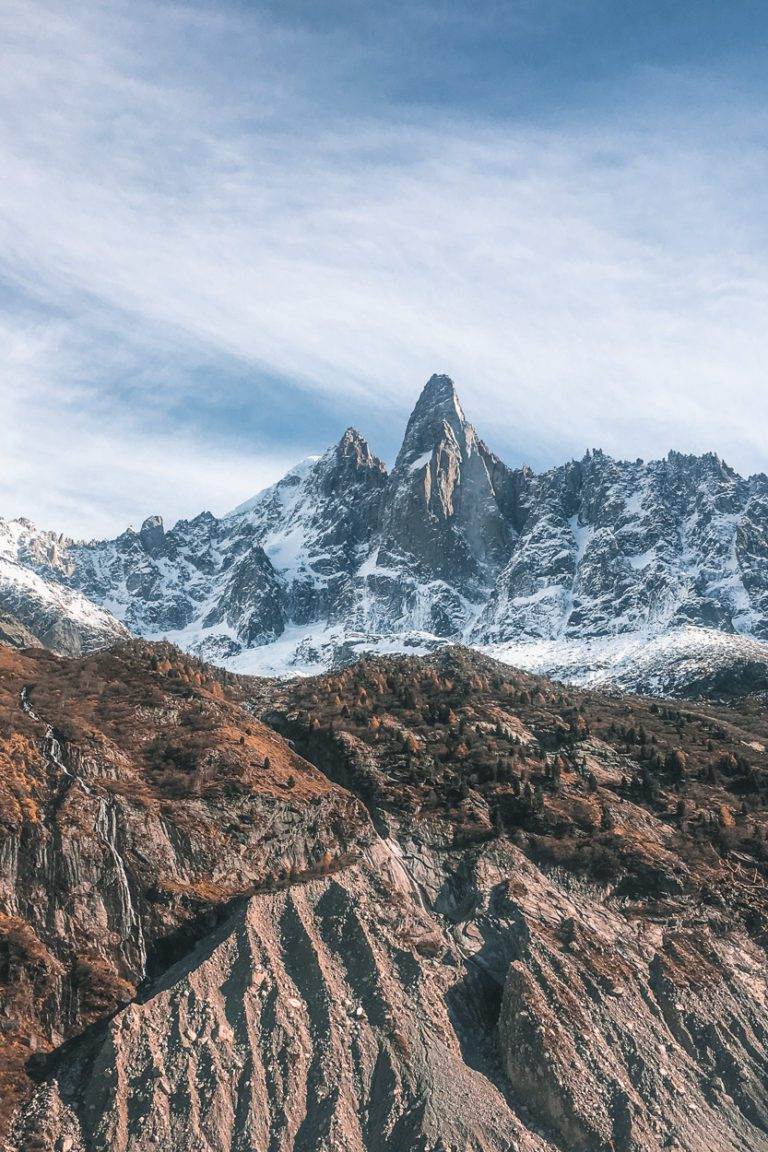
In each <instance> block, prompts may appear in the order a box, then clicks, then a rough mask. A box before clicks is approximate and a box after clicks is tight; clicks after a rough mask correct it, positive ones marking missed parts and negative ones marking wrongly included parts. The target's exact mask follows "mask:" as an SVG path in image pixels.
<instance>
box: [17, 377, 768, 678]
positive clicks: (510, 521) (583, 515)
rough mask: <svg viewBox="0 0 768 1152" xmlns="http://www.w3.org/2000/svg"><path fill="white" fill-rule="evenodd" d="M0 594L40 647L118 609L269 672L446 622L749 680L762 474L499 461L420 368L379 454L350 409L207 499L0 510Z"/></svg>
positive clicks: (530, 644)
mask: <svg viewBox="0 0 768 1152" xmlns="http://www.w3.org/2000/svg"><path fill="white" fill-rule="evenodd" d="M25 573H26V576H23V574H25ZM23 580H26V586H25V587H24V588H23V589H20V583H19V582H20V581H22V582H23ZM32 585H34V588H33V587H32ZM97 605H99V606H101V607H100V608H97V607H96V606H97ZM0 608H3V609H5V610H6V611H10V612H12V613H13V614H14V615H16V616H17V617H18V618H19V619H20V621H21V623H22V624H24V625H25V626H26V627H27V628H29V629H30V630H31V631H32V633H34V634H35V635H36V636H38V637H39V638H40V639H41V640H42V641H43V642H44V643H46V644H47V645H48V646H49V647H52V648H54V650H58V651H62V652H68V653H72V652H75V651H79V650H88V649H90V648H92V647H94V646H95V645H96V644H98V643H105V642H108V641H109V640H112V639H114V638H115V636H116V635H117V633H118V631H119V629H120V627H121V624H118V623H117V619H119V621H121V623H122V625H125V627H127V628H128V629H129V630H130V631H131V632H133V633H137V634H139V635H141V636H145V637H151V638H161V637H167V638H169V639H171V640H173V641H174V642H175V643H177V644H179V645H180V646H181V647H183V648H184V649H186V650H188V651H191V652H194V653H196V654H197V655H200V656H202V657H204V658H206V659H210V660H214V661H216V662H218V663H221V664H223V665H225V666H227V667H229V668H231V669H233V670H236V671H244V672H251V673H258V674H265V675H275V674H279V675H284V674H286V673H287V674H291V673H296V672H299V673H301V672H313V671H314V672H316V671H318V670H320V669H322V668H326V667H329V666H332V665H334V664H338V663H342V662H344V661H347V660H349V659H350V658H353V657H354V656H357V655H360V654H361V653H364V652H377V651H378V652H386V651H395V650H399V651H403V650H405V651H408V650H411V651H419V652H428V651H431V650H434V649H435V648H436V647H438V646H440V645H441V644H444V643H446V642H449V641H457V640H461V641H463V642H465V643H470V644H472V645H473V646H475V647H477V648H479V649H481V650H484V651H486V652H488V653H490V654H493V655H495V656H497V657H498V658H500V659H503V660H505V661H507V662H509V663H510V664H514V665H518V666H523V667H526V668H528V669H529V670H532V671H538V672H542V673H547V674H550V675H556V676H558V677H559V678H562V679H565V680H568V681H570V682H575V683H591V684H595V685H596V684H614V685H615V684H618V685H621V686H623V687H630V688H636V689H642V690H643V691H656V692H662V691H663V692H674V691H678V690H680V691H683V692H686V691H688V688H689V685H690V683H691V682H701V681H704V680H706V679H707V678H710V679H712V680H714V681H716V680H718V679H722V678H723V677H724V676H725V677H729V676H731V674H732V672H733V670H734V669H736V670H738V669H740V668H742V666H743V665H744V663H745V662H748V663H749V664H750V666H751V667H752V669H753V671H754V672H755V673H759V675H760V676H761V677H762V679H763V681H766V680H767V679H768V674H767V672H766V670H767V669H768V479H767V478H766V476H764V475H758V476H753V477H750V478H749V479H744V478H742V477H740V476H738V475H737V474H736V473H735V472H734V471H733V470H732V469H731V468H729V467H728V466H727V465H726V464H725V463H724V462H723V461H722V460H720V459H719V458H718V457H717V456H715V455H711V454H710V455H705V456H701V457H695V456H684V455H681V454H679V453H675V452H671V453H670V454H669V455H668V456H667V457H666V458H664V459H663V460H656V461H651V462H650V463H644V462H643V461H640V460H638V461H633V462H629V461H617V460H613V459H611V458H610V457H608V456H606V455H604V454H603V453H602V452H599V451H593V452H588V453H587V454H586V456H585V457H584V458H583V459H582V460H579V461H571V462H569V463H567V464H564V465H562V466H559V467H556V468H553V469H552V470H551V471H549V472H546V473H543V474H541V475H535V474H534V473H533V472H532V471H531V470H530V469H529V468H527V467H519V468H510V467H508V466H507V465H506V464H504V463H503V461H501V460H500V459H499V458H498V457H497V456H496V455H494V453H493V452H491V450H490V449H489V448H488V447H487V446H486V445H485V444H484V443H483V441H482V440H481V439H480V438H479V437H478V435H477V433H476V432H475V430H474V429H473V427H472V426H471V424H469V423H468V421H467V419H466V417H465V416H464V413H463V411H462V408H461V404H460V403H459V400H458V397H457V395H456V391H455V388H454V386H453V383H452V382H451V380H450V379H449V378H448V377H447V376H433V377H432V378H431V380H429V382H428V383H427V385H426V387H425V388H424V390H423V392H422V394H421V396H420V398H419V400H418V403H417V405H416V407H415V409H414V411H413V414H412V415H411V418H410V420H409V422H408V425H407V428H406V431H405V436H404V439H403V444H402V448H401V449H400V452H399V454H398V456H397V459H396V461H395V464H394V467H393V469H392V471H391V472H390V473H388V472H387V469H386V468H385V466H384V464H383V463H382V462H381V461H380V460H379V459H377V458H376V456H375V455H374V454H373V453H372V452H371V450H370V448H369V447H368V445H367V444H366V442H365V440H364V439H363V438H362V436H361V435H360V434H359V433H358V432H356V431H355V430H354V429H349V430H348V431H347V432H346V433H345V434H344V436H343V437H342V438H341V440H340V441H339V443H338V444H336V445H335V446H334V447H332V448H329V449H328V450H327V451H326V452H325V453H324V454H323V455H322V456H320V457H313V458H311V459H309V460H307V461H305V462H304V463H303V464H301V465H299V466H298V467H297V468H295V469H293V470H292V471H291V472H289V473H288V475H287V476H285V477H284V478H283V479H282V480H281V481H280V482H279V483H278V484H276V485H274V486H273V487H272V488H269V489H267V490H266V491H265V492H262V493H260V494H258V495H257V496H255V497H253V498H252V499H250V500H247V501H246V502H245V503H244V504H242V505H241V506H240V507H239V508H238V509H236V510H235V511H234V512H233V513H232V514H231V515H229V516H226V517H223V518H220V519H218V518H216V517H214V516H213V515H211V513H209V512H203V513H201V514H200V515H199V516H197V517H195V518H194V519H193V520H183V521H180V522H179V523H177V524H176V525H175V526H174V527H173V528H171V529H170V530H168V531H166V530H165V528H164V526H163V522H162V520H161V519H160V517H159V516H156V515H155V516H150V517H149V518H148V519H147V520H145V522H144V523H143V525H142V527H141V529H140V530H139V531H138V532H137V531H134V530H133V529H128V530H127V531H126V532H124V533H123V534H122V535H121V536H119V537H118V538H117V539H115V540H109V541H91V542H89V543H83V542H77V541H72V540H68V539H65V538H63V537H61V536H58V535H56V534H55V533H48V532H38V531H37V530H36V529H34V528H33V527H32V526H31V525H29V524H28V523H27V522H25V521H13V522H0ZM51 611H53V613H54V616H57V617H58V619H59V620H61V621H63V622H64V623H62V624H61V626H60V629H59V631H60V632H62V633H63V634H62V635H59V634H57V631H56V628H55V626H54V624H53V621H52V617H51ZM116 618H117V619H116ZM668 641H669V642H668ZM78 645H79V647H78ZM754 679H755V677H754V676H753V677H752V681H753V682H754Z"/></svg>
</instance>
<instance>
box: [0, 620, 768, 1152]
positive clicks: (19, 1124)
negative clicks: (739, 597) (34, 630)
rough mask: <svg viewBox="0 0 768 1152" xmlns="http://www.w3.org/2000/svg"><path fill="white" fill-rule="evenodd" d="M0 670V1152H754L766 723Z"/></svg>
mask: <svg viewBox="0 0 768 1152" xmlns="http://www.w3.org/2000/svg"><path fill="white" fill-rule="evenodd" d="M2 659H3V664H2V669H1V672H2V679H1V680H0V689H1V694H0V705H1V707H2V722H3V734H2V741H3V742H2V747H3V753H4V756H5V759H6V767H5V770H4V772H3V775H2V777H1V778H0V779H1V780H2V787H3V789H4V791H3V792H2V796H3V806H2V817H3V820H4V822H5V825H6V837H5V840H4V845H7V848H6V849H5V850H4V852H3V860H2V877H1V880H2V888H1V889H0V891H2V899H3V914H4V922H3V936H2V943H1V944H0V948H1V949H2V951H0V956H2V963H1V964H0V978H2V982H3V990H4V993H5V998H4V1001H3V1006H2V1013H3V1015H2V1019H3V1022H4V1027H3V1031H2V1044H3V1069H4V1072H3V1075H4V1085H3V1099H4V1100H11V1101H13V1099H14V1098H15V1100H16V1101H18V1102H19V1104H20V1105H21V1108H20V1111H17V1112H16V1115H15V1117H14V1118H12V1116H11V1113H12V1111H13V1106H12V1104H11V1107H6V1112H5V1120H6V1123H8V1122H11V1123H10V1129H9V1132H10V1134H9V1141H10V1144H9V1147H10V1148H12V1149H13V1150H14V1152H20V1150H21V1149H25V1150H26V1149H33V1148H34V1149H41V1150H44V1152H47V1150H48V1149H50V1150H53V1149H57V1150H59V1149H61V1150H63V1149H67V1152H96V1150H100V1152H101V1150H104V1152H106V1150H107V1149H110V1150H112V1149H120V1150H124V1152H143V1150H147V1152H149V1150H150V1149H152V1150H155V1149H159V1148H163V1149H165V1150H169V1152H177V1150H178V1152H181V1150H191V1149H206V1150H208V1149H210V1150H213V1149H217V1150H218V1149H220V1148H232V1149H249V1148H272V1149H280V1150H288V1149H291V1150H295V1149H303V1150H307V1152H309V1150H310V1149H312V1150H313V1152H322V1150H326V1152H331V1150H332V1149H337V1150H341V1149H344V1150H346V1149H350V1150H354V1152H363V1150H365V1152H369V1150H370V1152H372V1150H374V1149H375V1150H376V1152H380V1150H385V1149H386V1150H389V1152H400V1150H401V1149H404V1148H418V1149H423V1150H424V1152H427V1150H429V1152H437V1150H438V1149H442V1150H446V1152H447V1150H448V1149H451V1148H453V1149H459V1148H461V1149H472V1150H474V1152H486V1150H488V1152H491V1150H492V1152H502V1150H504V1152H508V1150H509V1149H510V1148H514V1149H517V1150H518V1152H523V1150H525V1152H534V1150H535V1152H555V1150H559V1152H566V1150H569V1152H570V1150H572V1149H578V1150H584V1152H609V1150H611V1149H612V1150H613V1152H620V1150H621V1152H625V1150H626V1152H659V1150H661V1149H662V1148H672V1147H676V1148H679V1149H681V1150H686V1152H704V1150H707V1152H711V1150H720V1149H722V1150H725V1149H728V1150H733V1152H736V1150H739V1152H748V1150H749V1152H756V1150H757V1152H759V1150H760V1149H768V1088H767V1086H768V1067H766V1047H767V1046H766V1040H767V1039H768V1000H767V999H766V993H767V992H768V989H767V988H766V965H765V948H766V944H767V943H768V938H767V937H766V932H767V931H768V902H767V900H766V886H765V879H766V868H767V867H768V842H767V840H766V836H767V833H768V812H767V810H766V805H767V798H768V773H767V772H766V760H765V752H766V746H767V745H768V723H767V722H766V719H765V707H764V699H761V698H759V697H746V698H744V699H741V700H740V701H739V702H737V703H733V704H730V705H726V704H720V705H718V706H713V705H702V706H696V707H693V706H685V707H682V706H676V705H675V706H673V705H671V704H670V703H669V702H656V701H653V700H649V699H639V698H635V697H604V696H600V695H596V694H593V693H589V692H586V691H577V690H573V689H565V688H562V687H559V686H557V685H553V684H552V683H551V682H549V681H546V680H542V679H539V678H536V677H532V676H528V675H525V674H524V673H519V672H513V671H511V670H510V669H509V668H507V667H505V666H504V665H501V664H498V663H496V662H494V661H492V660H489V659H487V658H484V657H481V656H478V655H477V654H474V653H472V652H470V651H468V650H466V649H446V650H444V651H442V652H439V653H437V654H435V655H434V656H431V657H429V658H426V659H423V658H416V657H389V658H378V659H373V660H365V661H362V662H359V663H357V664H356V665H354V666H351V667H348V668H344V669H342V670H340V671H338V672H336V673H332V674H329V675H326V676H323V677H319V678H315V679H308V680H301V681H294V682H287V683H275V682H269V681H259V680H250V679H242V678H237V677H233V676H231V675H230V674H227V673H221V672H215V671H213V670H211V669H208V668H206V667H205V666H204V665H201V664H198V663H197V662H196V661H194V660H191V659H189V658H188V657H183V656H181V655H180V654H179V653H177V652H175V651H174V650H173V649H172V648H170V647H168V646H149V645H142V644H138V643H134V644H131V645H126V646H123V647H120V648H118V649H116V650H115V651H113V652H111V653H109V654H100V655H96V656H91V657H88V658H86V659H84V660H77V661H60V660H57V659H55V658H54V657H52V656H50V655H48V654H47V653H44V652H39V653H24V654H15V653H11V652H6V653H5V654H4V655H3V657H2ZM30 1077H31V1079H30ZM33 1081H34V1084H33ZM11 1093H15V1097H13V1096H12V1095H11Z"/></svg>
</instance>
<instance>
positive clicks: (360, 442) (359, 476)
mask: <svg viewBox="0 0 768 1152" xmlns="http://www.w3.org/2000/svg"><path fill="white" fill-rule="evenodd" d="M316 471H317V474H318V477H319V480H320V487H321V489H323V491H324V492H325V493H326V494H328V495H331V494H333V492H334V490H335V488H336V485H338V484H339V483H350V482H356V481H360V480H362V481H363V483H365V484H366V486H367V485H368V484H370V486H372V487H373V488H382V487H383V486H384V483H385V481H386V476H387V469H386V467H385V465H384V463H383V462H382V461H381V460H379V458H378V456H375V455H374V453H373V452H372V451H371V449H370V447H369V445H368V441H367V440H366V439H365V438H364V437H363V436H361V435H360V433H359V432H358V431H357V429H356V428H347V430H346V432H345V433H344V435H343V436H342V438H341V440H339V442H338V444H336V445H334V447H333V448H329V449H328V451H327V452H326V453H325V455H324V456H322V457H321V458H320V460H319V461H318V464H317V467H316Z"/></svg>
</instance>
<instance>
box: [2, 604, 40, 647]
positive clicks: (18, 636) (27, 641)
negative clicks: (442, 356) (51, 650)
mask: <svg viewBox="0 0 768 1152" xmlns="http://www.w3.org/2000/svg"><path fill="white" fill-rule="evenodd" d="M0 644H7V645H8V647H9V648H42V647H43V644H42V643H41V641H40V640H38V638H37V636H35V634H34V632H30V630H29V628H27V627H26V626H25V625H24V624H22V622H21V621H20V620H19V618H18V617H17V616H12V615H11V614H10V612H0Z"/></svg>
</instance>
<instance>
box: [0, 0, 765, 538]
mask: <svg viewBox="0 0 768 1152" xmlns="http://www.w3.org/2000/svg"><path fill="white" fill-rule="evenodd" d="M0 53H1V56H0V59H2V68H0V173H1V174H2V178H1V179H0V516H18V515H25V516H28V517H30V518H31V519H33V520H34V521H35V522H36V523H38V524H39V525H40V526H41V527H46V528H55V529H57V530H59V531H63V532H66V533H69V534H73V535H76V536H85V537H90V536H103V535H113V534H116V533H118V532H120V531H122V530H123V529H124V528H125V527H126V526H127V525H128V524H134V525H138V524H139V523H140V522H141V520H142V519H143V518H144V517H145V516H146V515H149V514H151V513H160V514H162V515H163V516H164V517H165V519H166V522H167V523H172V522H174V521H175V520H176V519H177V518H179V517H181V516H193V515H195V514H196V513H197V512H199V511H201V510H202V509H205V508H207V509H210V510H212V511H213V512H215V513H217V514H220V513H223V512H225V511H227V510H228V509H229V508H231V507H233V506H235V505H236V504H238V503H240V502H242V501H243V500H245V499H246V498H247V497H249V496H250V495H251V494H252V493H253V492H255V491H257V490H258V489H259V488H261V487H263V486H264V485H265V484H268V483H271V482H273V481H274V480H276V479H277V478H278V477H279V476H280V475H282V474H283V472H285V471H286V470H287V468H289V467H290V466H291V465H293V464H294V463H295V462H296V461H297V460H299V459H301V458H303V457H304V456H306V455H308V454H311V453H316V452H319V451H322V450H323V449H324V448H325V447H326V446H327V445H328V444H330V443H333V442H334V441H335V440H337V439H338V438H339V437H340V436H341V434H342V433H343V431H344V429H345V428H346V427H347V426H348V425H350V424H351V425H354V426H356V427H358V428H359V429H360V431H361V432H363V434H364V435H366V437H367V438H368V440H369V442H370V444H371V446H372V448H373V449H374V451H376V452H377V453H378V454H379V455H380V456H382V458H384V459H385V460H387V461H388V462H389V461H391V460H392V459H393V457H394V455H395V453H396V451H397V448H398V446H399V441H400V439H401V437H402V431H403V428H404V425H405V422H406V420H407V417H408V414H409V411H410V410H411V408H412V407H413V404H414V403H415V400H416V398H417V396H418V393H419V391H420V389H421V387H422V386H423V384H424V382H425V381H426V379H427V378H428V377H429V376H430V375H431V374H432V373H433V372H440V373H448V374H449V375H451V376H452V377H453V378H454V380H455V381H456V385H457V388H458V391H459V394H460V396H461V399H462V404H463V406H464V409H465V411H466V412H467V415H468V417H469V418H470V419H471V420H472V422H473V423H474V424H475V426H476V428H477V429H478V431H479V433H480V434H481V435H482V436H483V438H484V439H485V440H486V442H487V443H488V444H489V445H490V446H491V447H492V448H493V449H495V450H496V451H497V452H498V453H499V454H500V455H501V456H502V457H503V458H504V459H506V460H507V461H508V462H509V463H510V464H520V463H523V462H525V463H528V464H530V465H531V466H533V467H534V468H536V469H537V470H538V469H544V468H546V467H549V466H551V465H553V464H556V463H560V462H562V461H563V460H566V459H570V458H572V457H580V456H581V455H582V454H583V453H584V451H585V450H586V449H587V448H590V447H601V448H603V449H604V450H605V451H607V452H610V453H611V454H613V455H616V456H623V457H629V458H632V459H634V458H636V457H643V458H653V457H657V456H661V455H664V454H665V453H666V452H667V451H668V450H669V449H670V448H675V449H677V450H680V451H688V452H703V451H710V450H712V451H716V452H717V453H718V454H719V455H721V456H723V457H724V458H725V459H726V460H727V461H728V462H729V463H730V464H732V465H733V466H734V467H736V468H737V469H739V470H740V471H741V472H743V473H745V474H749V473H752V472H756V471H765V470H768V459H767V457H768V435H766V433H767V431H768V388H767V387H766V368H767V367H768V356H767V355H766V343H767V340H768V259H767V258H768V213H767V212H766V211H765V205H766V176H767V175H768V171H767V169H768V152H767V150H766V145H767V144H768V101H767V99H766V97H767V96H768V68H767V67H766V65H767V64H768V60H767V59H766V57H768V8H767V7H766V6H765V4H764V3H762V2H760V3H757V2H755V3H748V2H742V0H733V2H732V3H728V4H723V3H722V0H717V2H709V0H696V2H692V0H676V2H672V0H669V2H664V3H662V2H661V0H635V2H633V3H629V2H628V0H627V2H624V0H519V2H515V0H506V2H504V3H501V2H497V0H475V2H473V3H472V4H469V3H467V2H466V0H463V2H461V3H458V2H445V3H439V2H437V0H427V2H421V0H411V2H410V3H401V2H400V0H388V2H387V3H383V2H382V3H379V2H377V0H360V2H353V0H346V2H345V0H338V2H337V0H329V2H327V3H326V2H324V0H311V2H309V0H307V2H302V0H281V2H280V3H277V2H275V3H271V2H263V3H259V2H258V0H256V2H248V3H246V2H244V0H243V2H237V0H221V2H218V3H215V4H214V3H205V2H199V3H198V2H187V3H184V2H176V3H171V2H169V3H165V2H158V0H149V2H148V0H130V2H122V0H100V2H98V3H95V2H92V0H80V2H79V3H78V4H76V5H73V4H71V3H69V2H68V0H67V2H61V3H59V2H57V0H39V2H38V0H4V2H3V4H2V5H1V6H0Z"/></svg>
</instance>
